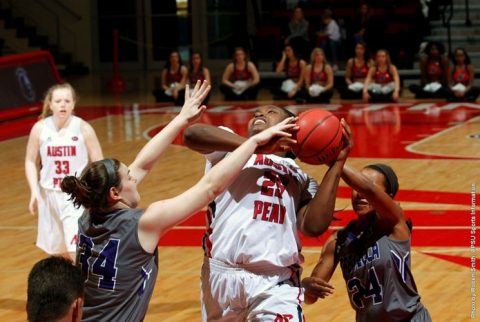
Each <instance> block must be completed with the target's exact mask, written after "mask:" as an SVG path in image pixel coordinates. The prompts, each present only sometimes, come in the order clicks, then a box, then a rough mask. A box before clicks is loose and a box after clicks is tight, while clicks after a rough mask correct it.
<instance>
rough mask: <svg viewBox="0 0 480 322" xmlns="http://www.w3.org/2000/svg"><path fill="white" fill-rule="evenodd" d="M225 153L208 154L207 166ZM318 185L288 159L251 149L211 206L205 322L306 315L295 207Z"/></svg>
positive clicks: (205, 271)
mask: <svg viewBox="0 0 480 322" xmlns="http://www.w3.org/2000/svg"><path fill="white" fill-rule="evenodd" d="M225 155H226V153H224V152H214V153H212V154H210V155H207V165H206V171H209V170H210V168H211V167H212V166H214V165H215V164H216V163H217V162H219V161H220V160H221V159H222V158H223V157H224V156H225ZM316 190H317V183H316V182H315V180H313V179H312V178H310V177H309V176H308V175H306V174H305V173H303V172H302V171H301V170H300V168H299V167H298V166H297V164H296V163H295V162H294V161H293V160H292V159H289V158H282V157H279V156H276V155H272V154H268V155H262V154H258V155H253V156H252V157H251V158H250V160H249V161H248V162H247V163H246V165H245V166H244V168H243V170H242V172H241V173H240V175H239V176H238V178H237V179H236V181H235V182H234V183H233V184H232V185H231V186H230V187H229V188H228V189H227V190H226V191H225V192H224V193H223V194H221V195H220V196H218V197H217V198H216V199H215V200H214V201H213V202H212V203H211V204H210V206H209V210H208V212H207V217H208V218H207V233H206V235H205V237H204V250H205V262H204V265H203V268H202V318H203V320H204V321H207V320H208V321H243V320H249V321H250V320H255V321H263V320H265V321H267V320H268V321H292V322H293V321H302V320H303V313H302V310H301V303H302V301H303V294H302V292H301V288H300V287H299V281H300V269H301V268H300V264H301V263H302V262H303V257H302V255H301V242H300V239H299V236H298V233H297V217H296V216H297V211H298V210H299V209H300V208H301V207H302V206H303V205H304V204H305V203H306V202H308V201H309V200H310V199H312V198H313V196H314V195H315V192H316Z"/></svg>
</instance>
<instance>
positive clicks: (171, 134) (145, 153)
mask: <svg viewBox="0 0 480 322" xmlns="http://www.w3.org/2000/svg"><path fill="white" fill-rule="evenodd" d="M187 125H188V121H187V120H186V119H185V118H182V117H181V116H179V115H177V116H176V117H175V118H174V119H173V120H172V121H171V122H170V123H169V124H168V125H167V126H166V127H165V128H164V129H163V130H162V131H161V132H160V133H158V134H157V135H155V136H154V137H153V138H152V139H151V140H150V141H149V142H148V143H147V144H145V146H144V147H143V148H142V150H140V152H139V153H138V155H137V157H136V158H135V161H134V166H135V167H136V168H138V169H142V170H145V171H149V170H150V169H151V168H152V167H153V165H154V164H155V162H156V161H157V160H158V159H159V158H160V156H161V155H162V154H163V153H164V152H165V150H166V149H167V148H168V147H169V146H170V144H171V143H172V142H173V140H174V139H175V138H176V137H177V135H178V134H179V133H180V131H181V130H182V129H184V128H185V127H186V126H187ZM137 179H138V178H137Z"/></svg>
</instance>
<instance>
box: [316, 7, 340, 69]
mask: <svg viewBox="0 0 480 322" xmlns="http://www.w3.org/2000/svg"><path fill="white" fill-rule="evenodd" d="M322 21H323V24H324V26H325V27H324V29H323V30H322V31H319V32H317V35H318V37H319V41H320V47H322V49H323V50H324V51H325V52H326V53H328V54H329V58H330V59H331V61H332V64H333V70H334V71H335V70H337V69H338V58H339V57H338V54H339V50H340V41H341V34H340V27H339V26H338V24H337V22H336V21H335V20H334V19H333V12H332V10H330V9H327V10H325V13H324V14H323V16H322Z"/></svg>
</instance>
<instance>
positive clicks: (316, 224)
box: [302, 161, 345, 237]
mask: <svg viewBox="0 0 480 322" xmlns="http://www.w3.org/2000/svg"><path fill="white" fill-rule="evenodd" d="M344 163H345V161H336V162H335V163H334V164H333V165H332V166H331V167H330V168H329V169H328V171H327V172H326V173H325V176H324V177H323V180H322V182H321V184H320V186H319V187H318V190H317V193H316V194H315V197H314V198H313V199H312V200H311V201H310V202H309V204H308V205H307V207H308V208H307V210H306V212H305V215H304V217H303V222H302V232H303V233H304V234H306V235H307V236H312V237H316V236H319V235H321V234H322V233H324V232H325V231H326V230H327V229H328V226H329V225H330V222H331V221H332V219H333V213H334V210H335V199H336V195H337V188H338V183H339V181H340V175H341V172H342V168H343V165H344Z"/></svg>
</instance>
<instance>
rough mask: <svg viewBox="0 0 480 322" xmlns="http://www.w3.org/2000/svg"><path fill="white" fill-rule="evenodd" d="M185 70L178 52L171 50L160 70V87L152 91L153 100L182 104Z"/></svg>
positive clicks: (185, 79)
mask: <svg viewBox="0 0 480 322" xmlns="http://www.w3.org/2000/svg"><path fill="white" fill-rule="evenodd" d="M187 72H188V71H187V67H185V66H184V65H183V64H182V58H181V57H180V53H179V52H178V51H172V52H171V53H170V56H169V59H168V60H167V63H166V64H165V67H164V68H163V70H162V74H161V82H162V88H161V89H155V90H154V91H153V96H155V101H156V102H174V103H175V104H176V105H180V106H181V105H183V98H184V96H185V84H186V81H187Z"/></svg>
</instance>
